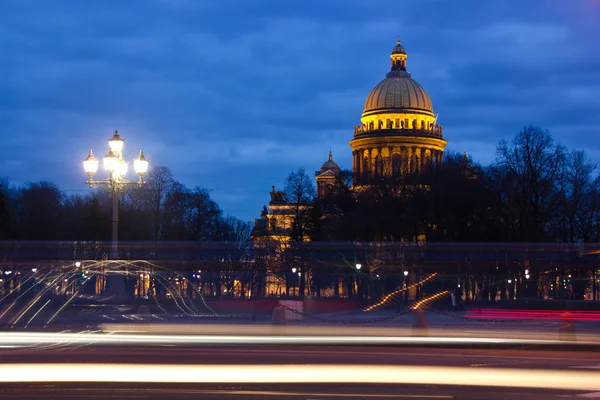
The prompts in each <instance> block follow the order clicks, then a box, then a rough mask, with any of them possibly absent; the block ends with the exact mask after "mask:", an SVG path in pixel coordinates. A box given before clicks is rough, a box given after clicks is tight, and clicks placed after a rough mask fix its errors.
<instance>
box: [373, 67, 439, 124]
mask: <svg viewBox="0 0 600 400" xmlns="http://www.w3.org/2000/svg"><path fill="white" fill-rule="evenodd" d="M402 109H404V110H406V109H408V110H415V109H416V110H422V111H426V112H428V113H431V114H433V106H432V105H431V99H430V98H429V95H428V94H427V92H426V91H425V89H423V87H422V86H421V85H419V83H418V82H417V81H415V80H414V79H412V78H411V77H410V74H408V73H406V72H404V73H402V72H394V73H389V74H388V77H387V78H385V79H384V80H382V81H381V82H379V83H378V84H377V86H375V87H374V88H373V90H371V93H369V95H368V96H367V100H366V101H365V107H364V110H363V114H366V113H370V112H374V111H380V110H381V111H384V110H402Z"/></svg>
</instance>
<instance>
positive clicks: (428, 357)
mask: <svg viewBox="0 0 600 400" xmlns="http://www.w3.org/2000/svg"><path fill="white" fill-rule="evenodd" d="M0 357H1V362H2V363H4V364H6V363H129V364H224V365H231V364H255V365H256V364H261V365H277V364H315V365H318V364H343V365H346V364H349V365H356V364H360V365H420V366H450V367H473V368H485V367H494V368H533V369H537V368H543V369H573V368H575V367H577V368H579V367H581V368H582V369H585V368H589V369H600V352H599V351H589V350H583V349H582V350H580V351H560V350H531V349H528V348H527V347H520V348H513V349H506V348H504V349H468V348H462V349H454V348H452V349H444V348H414V347H385V346H375V347H371V346H364V347H361V346H302V345H296V346H294V345H279V346H270V345H262V346H247V345H229V346H215V345H209V346H175V345H154V346H129V345H120V346H114V345H111V346H78V347H77V346H65V345H59V346H56V345H47V346H39V347H35V348H4V349H0Z"/></svg>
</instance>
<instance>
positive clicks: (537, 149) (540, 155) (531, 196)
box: [496, 126, 565, 241]
mask: <svg viewBox="0 0 600 400" xmlns="http://www.w3.org/2000/svg"><path fill="white" fill-rule="evenodd" d="M564 158H565V156H564V150H563V148H562V146H560V145H558V144H556V143H555V142H554V139H553V138H552V136H551V135H550V133H549V132H548V131H547V130H543V129H541V128H538V127H534V126H527V127H525V128H524V129H523V130H522V131H521V132H519V133H518V134H517V135H516V136H515V137H514V138H513V140H512V141H511V142H510V143H508V142H506V141H505V140H503V141H501V142H500V144H499V145H498V148H497V161H496V163H497V164H498V166H500V167H501V169H502V172H503V173H504V177H505V178H506V179H507V181H508V182H509V183H510V185H509V187H507V188H506V190H507V192H506V193H505V201H506V202H507V203H508V208H507V209H508V210H510V212H511V218H512V219H513V221H514V222H515V226H516V228H517V231H518V236H519V239H520V240H525V241H540V240H543V239H544V238H545V228H546V226H547V224H548V222H549V221H550V219H551V217H552V215H553V212H554V211H555V210H556V206H557V203H558V200H559V196H558V192H557V186H558V182H559V180H560V177H561V171H562V164H563V161H564Z"/></svg>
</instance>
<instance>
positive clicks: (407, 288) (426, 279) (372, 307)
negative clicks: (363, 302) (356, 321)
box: [363, 272, 437, 311]
mask: <svg viewBox="0 0 600 400" xmlns="http://www.w3.org/2000/svg"><path fill="white" fill-rule="evenodd" d="M436 275H437V272H435V273H433V274H431V275H429V276H428V277H427V278H425V279H423V280H421V281H419V282H415V283H413V284H412V285H410V286H407V287H405V288H402V289H398V290H395V291H393V292H391V293H388V294H387V295H385V296H384V297H383V299H381V300H380V301H379V302H378V303H375V304H373V305H370V306H369V307H367V308H365V309H364V310H363V311H373V310H374V309H376V308H379V307H381V306H383V305H385V304H386V303H387V302H388V300H391V299H393V298H394V297H395V296H396V295H398V294H401V293H404V292H406V291H407V290H409V289H412V288H414V287H417V286H419V285H422V284H424V283H425V282H427V281H429V280H431V279H433V278H434V277H435V276H436Z"/></svg>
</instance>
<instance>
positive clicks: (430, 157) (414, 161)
mask: <svg viewBox="0 0 600 400" xmlns="http://www.w3.org/2000/svg"><path fill="white" fill-rule="evenodd" d="M442 155H443V151H441V150H438V149H431V148H427V147H420V146H380V147H369V148H364V149H358V150H354V151H353V152H352V170H353V171H354V174H355V175H357V176H361V175H363V174H369V175H375V174H377V175H383V176H399V175H402V174H406V173H420V172H421V171H423V170H426V169H428V168H433V167H436V166H439V165H441V164H442Z"/></svg>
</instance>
